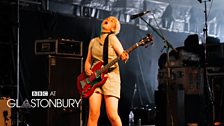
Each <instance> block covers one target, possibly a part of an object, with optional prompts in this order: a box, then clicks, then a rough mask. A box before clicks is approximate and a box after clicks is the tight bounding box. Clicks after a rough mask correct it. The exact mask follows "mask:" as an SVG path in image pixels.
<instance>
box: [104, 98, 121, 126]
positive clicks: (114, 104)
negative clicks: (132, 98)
mask: <svg viewBox="0 0 224 126" xmlns="http://www.w3.org/2000/svg"><path fill="white" fill-rule="evenodd" d="M104 100H105V105H106V112H107V116H108V119H109V120H110V122H111V124H112V126H122V123H121V119H120V116H119V115H118V98H116V97H113V96H104Z"/></svg>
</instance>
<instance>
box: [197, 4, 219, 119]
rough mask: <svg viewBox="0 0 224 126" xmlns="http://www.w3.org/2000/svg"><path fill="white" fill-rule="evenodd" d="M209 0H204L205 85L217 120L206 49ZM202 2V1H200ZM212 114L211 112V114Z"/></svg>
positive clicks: (213, 115)
mask: <svg viewBox="0 0 224 126" xmlns="http://www.w3.org/2000/svg"><path fill="white" fill-rule="evenodd" d="M208 1H210V0H208ZM208 1H207V0H205V1H203V2H204V7H205V11H204V15H205V28H204V29H203V32H204V37H205V39H204V40H205V42H204V46H203V48H204V50H203V51H204V57H203V58H204V64H203V76H204V85H205V86H206V87H207V93H208V94H207V95H208V97H209V100H210V102H211V105H212V122H213V121H214V120H215V106H214V95H213V93H212V90H211V87H210V85H209V82H208V77H207V66H206V65H207V63H206V62H207V50H206V47H207V37H208V23H207V22H208V17H207V4H206V3H207V2H208ZM199 2H201V1H199ZM209 115H210V114H209Z"/></svg>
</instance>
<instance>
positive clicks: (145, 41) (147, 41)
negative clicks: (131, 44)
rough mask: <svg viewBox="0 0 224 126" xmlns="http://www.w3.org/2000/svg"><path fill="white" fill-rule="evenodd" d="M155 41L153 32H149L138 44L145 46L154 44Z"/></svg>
mask: <svg viewBox="0 0 224 126" xmlns="http://www.w3.org/2000/svg"><path fill="white" fill-rule="evenodd" d="M152 43H153V38H152V35H151V34H147V36H146V37H144V38H143V39H141V40H140V41H139V42H138V43H137V44H138V45H139V46H145V45H148V44H152Z"/></svg>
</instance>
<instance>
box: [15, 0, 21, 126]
mask: <svg viewBox="0 0 224 126" xmlns="http://www.w3.org/2000/svg"><path fill="white" fill-rule="evenodd" d="M19 1H20V0H17V65H16V66H17V72H16V73H17V74H16V75H17V76H16V78H17V80H16V82H17V93H16V98H17V100H18V101H19V95H20V90H19V89H20V88H19V86H20V83H19V81H20V78H19V77H20V68H19V66H20V58H19V56H20V50H19V49H20V46H19V45H20V41H19V39H20V38H19V37H20V36H19V35H20V32H19V31H20V28H19V24H20V13H19V11H20V8H19V5H20V4H19ZM16 115H17V116H16V117H17V119H16V125H17V126H19V112H18V111H17V112H16Z"/></svg>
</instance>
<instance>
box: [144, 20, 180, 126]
mask: <svg viewBox="0 0 224 126" xmlns="http://www.w3.org/2000/svg"><path fill="white" fill-rule="evenodd" d="M140 18H141V19H142V20H143V21H144V22H145V23H146V24H147V25H148V26H149V27H150V28H151V29H152V30H153V31H154V32H155V33H156V34H157V35H158V36H159V37H160V38H161V39H162V40H163V43H164V48H163V49H166V63H167V66H166V68H167V81H166V99H167V106H168V108H169V110H167V111H170V112H169V113H170V114H167V115H170V120H169V121H170V122H171V124H172V125H171V126H173V125H174V119H173V114H172V110H170V109H171V107H170V96H169V83H170V78H171V77H170V57H169V50H170V49H172V50H174V51H175V52H177V50H176V49H175V48H174V47H173V46H172V45H171V44H170V42H168V40H167V39H165V37H164V36H163V35H161V33H159V32H158V31H157V30H156V29H155V28H154V27H153V26H151V25H150V24H149V23H148V22H147V21H146V20H145V19H144V18H142V17H140ZM163 49H162V50H163Z"/></svg>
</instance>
